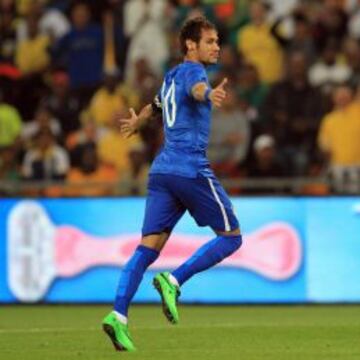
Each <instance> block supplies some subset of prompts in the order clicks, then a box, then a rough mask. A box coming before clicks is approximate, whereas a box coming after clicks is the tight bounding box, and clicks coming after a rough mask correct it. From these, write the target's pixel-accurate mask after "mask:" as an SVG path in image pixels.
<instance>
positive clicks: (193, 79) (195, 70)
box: [184, 64, 208, 96]
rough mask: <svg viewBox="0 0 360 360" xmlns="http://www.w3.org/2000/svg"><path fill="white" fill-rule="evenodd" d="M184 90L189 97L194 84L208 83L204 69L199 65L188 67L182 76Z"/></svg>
mask: <svg viewBox="0 0 360 360" xmlns="http://www.w3.org/2000/svg"><path fill="white" fill-rule="evenodd" d="M184 80H185V90H186V93H187V94H188V95H189V96H191V89H192V88H193V87H194V85H195V84H198V83H201V82H205V83H208V78H207V74H206V71H205V69H204V67H203V66H202V65H200V64H197V65H195V66H191V67H189V68H188V69H187V70H186V71H185V74H184Z"/></svg>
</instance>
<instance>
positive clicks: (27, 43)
mask: <svg viewBox="0 0 360 360" xmlns="http://www.w3.org/2000/svg"><path fill="white" fill-rule="evenodd" d="M26 23H27V26H28V32H29V34H28V38H27V39H25V40H23V41H21V42H19V43H18V46H17V50H16V64H17V66H18V67H19V69H20V71H21V72H22V73H23V74H24V75H33V74H37V73H41V72H42V71H44V70H45V69H46V68H47V67H48V66H49V64H50V56H49V53H48V48H49V45H50V39H49V37H48V36H47V35H42V34H41V33H40V32H39V22H38V19H37V18H35V17H28V18H27V22H26Z"/></svg>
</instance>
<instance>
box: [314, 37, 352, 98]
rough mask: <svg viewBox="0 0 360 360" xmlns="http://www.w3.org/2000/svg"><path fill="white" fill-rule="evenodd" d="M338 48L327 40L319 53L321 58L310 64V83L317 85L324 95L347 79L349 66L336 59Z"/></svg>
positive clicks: (348, 77)
mask: <svg viewBox="0 0 360 360" xmlns="http://www.w3.org/2000/svg"><path fill="white" fill-rule="evenodd" d="M338 53H339V51H338V48H337V45H336V43H335V42H334V41H329V42H328V43H327V44H326V45H325V46H324V49H323V51H322V53H321V58H320V59H319V61H318V62H317V63H315V64H314V65H312V66H311V68H310V70H309V80H310V83H311V85H313V86H318V87H320V88H321V91H322V92H323V94H325V95H329V94H330V93H331V91H332V90H333V88H334V86H336V85H339V84H342V83H344V82H345V81H348V80H349V79H350V77H351V68H350V67H349V66H348V65H347V64H344V63H342V62H340V61H339V59H338Z"/></svg>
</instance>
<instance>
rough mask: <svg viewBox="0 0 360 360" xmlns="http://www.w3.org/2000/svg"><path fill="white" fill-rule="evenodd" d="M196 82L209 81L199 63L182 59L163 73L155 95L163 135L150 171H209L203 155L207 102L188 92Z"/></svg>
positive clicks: (208, 116)
mask: <svg viewBox="0 0 360 360" xmlns="http://www.w3.org/2000/svg"><path fill="white" fill-rule="evenodd" d="M199 82H205V83H207V84H209V82H208V78H207V74H206V71H205V67H204V66H203V65H202V64H200V63H195V62H190V61H185V62H183V63H181V64H180V65H178V66H176V67H174V68H173V69H171V70H170V71H169V72H168V73H167V74H166V75H165V78H164V82H163V84H162V87H161V90H160V92H159V94H158V96H157V101H158V106H159V107H161V108H162V115H163V124H164V134H165V139H164V145H163V147H162V149H161V151H160V152H159V154H158V155H157V156H156V158H155V160H154V162H153V164H152V166H151V170H150V173H151V174H173V175H180V176H184V177H189V178H196V177H197V176H198V175H199V174H201V175H203V176H211V175H212V171H211V169H210V165H209V161H208V159H207V157H206V149H207V146H208V142H209V133H210V119H211V102H210V101H197V100H195V98H194V97H193V96H192V94H191V89H192V88H193V86H194V85H195V84H197V83H199Z"/></svg>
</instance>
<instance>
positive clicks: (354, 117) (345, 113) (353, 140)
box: [318, 101, 360, 166]
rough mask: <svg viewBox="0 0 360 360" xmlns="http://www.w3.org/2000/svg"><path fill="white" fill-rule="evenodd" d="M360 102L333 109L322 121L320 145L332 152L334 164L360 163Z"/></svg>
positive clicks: (325, 150)
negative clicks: (341, 108) (340, 108)
mask: <svg viewBox="0 0 360 360" xmlns="http://www.w3.org/2000/svg"><path fill="white" fill-rule="evenodd" d="M359 134H360V104H359V103H358V102H356V101H355V102H353V103H351V104H350V105H348V106H347V107H346V108H345V109H343V110H337V111H333V112H331V113H330V114H328V115H326V116H325V118H324V119H323V120H322V122H321V126H320V132H319V137H318V144H319V147H320V148H321V149H322V150H323V151H324V152H327V153H329V154H330V162H331V164H332V165H340V166H352V165H360V141H359Z"/></svg>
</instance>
